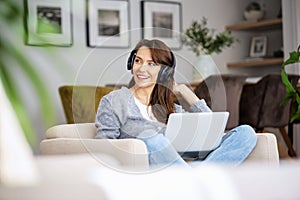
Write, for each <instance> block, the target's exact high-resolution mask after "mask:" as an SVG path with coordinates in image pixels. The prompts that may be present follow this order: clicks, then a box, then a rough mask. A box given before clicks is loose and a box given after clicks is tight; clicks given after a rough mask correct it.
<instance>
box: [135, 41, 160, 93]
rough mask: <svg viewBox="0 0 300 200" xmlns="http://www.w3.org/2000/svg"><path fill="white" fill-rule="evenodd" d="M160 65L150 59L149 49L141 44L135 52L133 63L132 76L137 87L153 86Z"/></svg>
mask: <svg viewBox="0 0 300 200" xmlns="http://www.w3.org/2000/svg"><path fill="white" fill-rule="evenodd" d="M160 68H161V65H159V64H155V63H154V62H153V60H152V55H151V51H150V49H149V48H148V47H145V46H142V47H141V48H139V50H138V51H137V53H136V57H135V59H134V64H133V76H134V81H135V85H136V86H137V87H142V88H147V87H154V86H155V83H156V81H157V76H158V73H159V70H160Z"/></svg>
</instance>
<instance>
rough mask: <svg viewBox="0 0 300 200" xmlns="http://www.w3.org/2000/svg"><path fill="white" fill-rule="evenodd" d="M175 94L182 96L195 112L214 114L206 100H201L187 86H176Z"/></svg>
mask: <svg viewBox="0 0 300 200" xmlns="http://www.w3.org/2000/svg"><path fill="white" fill-rule="evenodd" d="M173 92H174V93H175V94H176V95H179V96H181V97H182V98H183V99H184V100H185V101H186V102H187V103H188V104H189V106H190V109H191V110H192V111H193V112H212V111H211V109H210V108H209V107H208V106H207V104H206V102H205V100H204V99H201V100H200V99H199V98H198V97H197V96H196V94H195V93H194V92H193V91H192V90H191V89H190V88H188V87H187V86H186V85H185V84H177V83H175V84H174V87H173Z"/></svg>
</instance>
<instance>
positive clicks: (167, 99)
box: [129, 39, 175, 123]
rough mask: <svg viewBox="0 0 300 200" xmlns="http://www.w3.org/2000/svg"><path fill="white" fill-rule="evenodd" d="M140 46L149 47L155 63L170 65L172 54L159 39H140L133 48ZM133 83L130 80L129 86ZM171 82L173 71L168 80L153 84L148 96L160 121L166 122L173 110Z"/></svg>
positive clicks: (135, 49) (172, 81) (172, 80)
mask: <svg viewBox="0 0 300 200" xmlns="http://www.w3.org/2000/svg"><path fill="white" fill-rule="evenodd" d="M142 46H145V47H148V48H149V49H150V52H151V55H152V60H153V62H154V63H156V64H161V65H164V66H166V67H175V66H171V65H172V63H174V61H173V59H174V58H173V56H172V55H171V50H170V48H169V47H168V46H167V45H166V44H165V43H163V42H162V41H160V40H146V39H144V40H141V41H140V42H139V43H138V44H137V45H136V46H135V48H134V51H137V50H138V49H139V48H141V47H142ZM134 84H135V82H134V79H132V80H131V82H130V84H129V87H132V86H133V85H134ZM173 84H174V72H173V74H172V75H171V76H170V78H169V79H168V80H166V82H164V83H157V82H156V84H155V86H154V88H153V91H152V93H151V97H150V105H151V106H152V112H153V114H154V116H155V117H156V119H157V120H158V121H160V122H162V123H167V122H168V118H169V115H170V114H171V113H173V112H174V111H175V107H174V100H173V92H172V89H173Z"/></svg>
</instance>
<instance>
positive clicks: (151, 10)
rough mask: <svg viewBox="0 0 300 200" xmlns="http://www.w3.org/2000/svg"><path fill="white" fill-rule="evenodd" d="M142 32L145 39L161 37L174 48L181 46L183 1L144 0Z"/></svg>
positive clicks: (142, 4)
mask: <svg viewBox="0 0 300 200" xmlns="http://www.w3.org/2000/svg"><path fill="white" fill-rule="evenodd" d="M141 9H142V11H141V13H142V34H143V36H142V37H143V38H145V39H154V38H156V39H160V40H162V41H164V42H165V43H166V44H167V45H168V46H169V47H170V48H172V49H180V48H181V40H180V33H181V29H182V22H181V3H179V2H167V1H161V2H160V1H152V2H151V1H142V2H141Z"/></svg>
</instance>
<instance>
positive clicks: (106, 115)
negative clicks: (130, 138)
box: [95, 97, 120, 139]
mask: <svg viewBox="0 0 300 200" xmlns="http://www.w3.org/2000/svg"><path fill="white" fill-rule="evenodd" d="M95 125H96V128H97V134H96V138H97V139H117V138H118V137H119V136H120V122H119V119H118V118H117V116H116V115H115V113H114V112H113V109H112V105H111V102H110V101H109V99H108V98H106V97H103V98H102V99H101V101H100V104H99V107H98V111H97V115H96V121H95Z"/></svg>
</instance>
